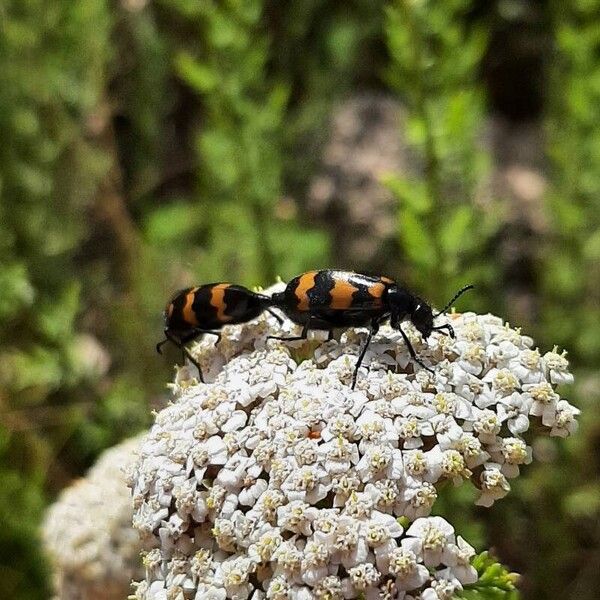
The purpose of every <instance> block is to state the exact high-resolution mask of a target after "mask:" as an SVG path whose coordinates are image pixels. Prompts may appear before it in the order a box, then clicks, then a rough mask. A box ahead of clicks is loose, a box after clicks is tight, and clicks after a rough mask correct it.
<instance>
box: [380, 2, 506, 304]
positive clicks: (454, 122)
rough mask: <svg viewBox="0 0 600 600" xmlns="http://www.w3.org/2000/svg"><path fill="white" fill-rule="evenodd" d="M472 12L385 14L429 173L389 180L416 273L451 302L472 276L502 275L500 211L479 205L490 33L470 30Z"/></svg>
mask: <svg viewBox="0 0 600 600" xmlns="http://www.w3.org/2000/svg"><path fill="white" fill-rule="evenodd" d="M469 8H471V2H470V1H469V0H431V1H429V2H411V1H410V0H398V1H397V2H393V3H391V4H390V5H389V6H388V7H387V11H386V13H387V20H386V36H387V44H388V47H389V50H390V54H391V62H390V64H389V66H388V67H387V69H386V75H387V77H386V80H387V81H389V83H390V84H391V86H392V88H393V89H394V90H397V92H398V94H399V95H400V98H401V99H402V100H403V102H404V104H405V105H406V106H407V108H408V110H409V120H408V123H407V135H408V139H409V141H410V142H411V143H412V145H413V146H414V147H415V148H416V149H417V150H418V152H419V156H420V159H421V162H422V174H423V175H422V177H421V178H419V179H415V178H413V179H407V178H401V177H398V176H395V175H392V176H390V177H389V178H388V179H387V181H386V183H387V185H388V186H389V188H390V189H391V190H392V192H393V193H394V195H395V197H396V198H397V200H398V216H399V226H398V233H399V239H400V244H401V246H402V248H403V250H404V252H405V255H406V258H407V259H408V262H407V264H408V265H409V266H410V268H409V269H408V273H407V279H408V280H409V281H410V283H411V284H412V285H413V287H415V288H416V289H419V290H423V292H424V293H426V295H427V296H428V297H429V298H431V299H433V300H435V301H437V302H438V303H440V304H442V305H443V304H444V303H445V302H446V300H447V299H448V298H450V297H451V295H452V294H453V293H454V291H455V290H456V289H457V288H458V287H460V286H462V285H464V283H465V282H470V281H476V282H477V286H478V288H479V289H480V290H481V291H482V292H483V291H485V288H486V285H489V283H490V282H491V280H492V278H493V277H494V276H497V270H495V269H494V266H493V263H492V261H490V260H489V258H490V257H489V256H487V255H486V253H485V248H486V246H487V244H488V242H489V241H490V240H491V239H492V237H493V236H494V234H495V233H496V231H497V228H498V226H499V224H500V221H499V219H498V215H497V214H496V213H497V209H496V210H495V209H494V207H490V206H486V207H485V209H484V207H483V206H479V205H477V204H476V203H474V202H473V199H474V197H475V192H476V187H477V185H478V183H479V182H480V181H481V179H482V178H483V176H484V175H485V170H486V166H487V162H488V157H487V156H486V154H485V152H483V151H482V150H481V149H480V148H478V147H477V136H478V135H480V134H481V127H482V123H483V121H484V118H485V105H484V101H483V99H484V94H483V89H482V85H481V83H479V82H478V80H477V75H478V69H479V67H480V63H481V60H482V58H483V54H484V52H485V49H486V34H485V31H484V30H483V29H482V28H481V27H479V26H471V27H470V28H468V26H467V23H466V21H465V15H466V13H467V11H468V10H469Z"/></svg>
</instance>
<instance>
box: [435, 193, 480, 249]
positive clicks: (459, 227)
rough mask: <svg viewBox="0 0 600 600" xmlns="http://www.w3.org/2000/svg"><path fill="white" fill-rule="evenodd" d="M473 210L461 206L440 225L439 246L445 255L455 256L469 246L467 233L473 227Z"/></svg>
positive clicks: (467, 206) (469, 207) (466, 206)
mask: <svg viewBox="0 0 600 600" xmlns="http://www.w3.org/2000/svg"><path fill="white" fill-rule="evenodd" d="M473 216H474V210H473V208H472V207H471V206H469V205H466V204H464V205H461V206H459V207H457V208H455V209H454V211H453V212H452V213H451V214H450V216H449V217H448V218H447V219H446V220H445V221H444V222H443V223H442V226H441V231H440V244H441V245H442V248H443V250H444V251H445V252H446V253H447V254H451V255H457V254H459V253H460V251H461V250H462V249H464V248H465V245H469V244H468V241H466V240H467V239H468V233H469V229H470V228H471V227H472V225H473Z"/></svg>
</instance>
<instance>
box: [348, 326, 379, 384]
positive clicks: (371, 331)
mask: <svg viewBox="0 0 600 600" xmlns="http://www.w3.org/2000/svg"><path fill="white" fill-rule="evenodd" d="M378 331H379V323H378V322H377V321H373V322H372V323H371V328H370V329H369V334H368V335H367V339H366V340H365V343H364V344H363V347H362V348H361V350H360V354H359V355H358V360H357V361H356V366H355V367H354V373H352V385H351V389H354V386H355V385H356V378H357V376H358V369H360V365H361V363H362V361H363V359H364V357H365V354H366V353H367V348H368V347H369V344H370V343H371V339H372V338H373V336H374V335H375V334H376V333H377V332H378Z"/></svg>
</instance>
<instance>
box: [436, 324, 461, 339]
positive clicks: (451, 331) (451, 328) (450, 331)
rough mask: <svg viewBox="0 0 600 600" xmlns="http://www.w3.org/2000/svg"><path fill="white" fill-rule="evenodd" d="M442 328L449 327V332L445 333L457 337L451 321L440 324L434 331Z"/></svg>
mask: <svg viewBox="0 0 600 600" xmlns="http://www.w3.org/2000/svg"><path fill="white" fill-rule="evenodd" d="M442 329H447V330H448V333H444V335H447V336H450V337H451V338H452V339H454V338H455V337H456V334H455V333H454V327H452V325H450V323H446V324H445V325H440V326H439V327H434V328H433V331H441V330H442Z"/></svg>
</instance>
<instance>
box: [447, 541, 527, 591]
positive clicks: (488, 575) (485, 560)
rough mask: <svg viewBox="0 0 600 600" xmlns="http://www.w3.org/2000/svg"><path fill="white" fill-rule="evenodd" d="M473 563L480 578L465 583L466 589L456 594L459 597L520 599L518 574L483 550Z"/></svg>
mask: <svg viewBox="0 0 600 600" xmlns="http://www.w3.org/2000/svg"><path fill="white" fill-rule="evenodd" d="M471 564H472V565H473V566H474V567H475V569H476V570H477V574H478V575H479V578H478V580H477V581H476V582H475V583H473V584H470V585H465V588H464V590H462V591H461V592H458V593H457V594H456V597H457V598H465V599H467V600H518V598H519V593H518V591H517V588H516V583H517V581H518V575H517V574H516V573H511V572H509V571H508V569H506V567H504V566H503V565H502V564H500V563H499V562H497V561H496V559H495V558H494V557H492V556H491V555H490V553H489V552H487V551H486V552H482V553H481V554H478V555H477V556H475V557H474V558H473V560H472V561H471Z"/></svg>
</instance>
